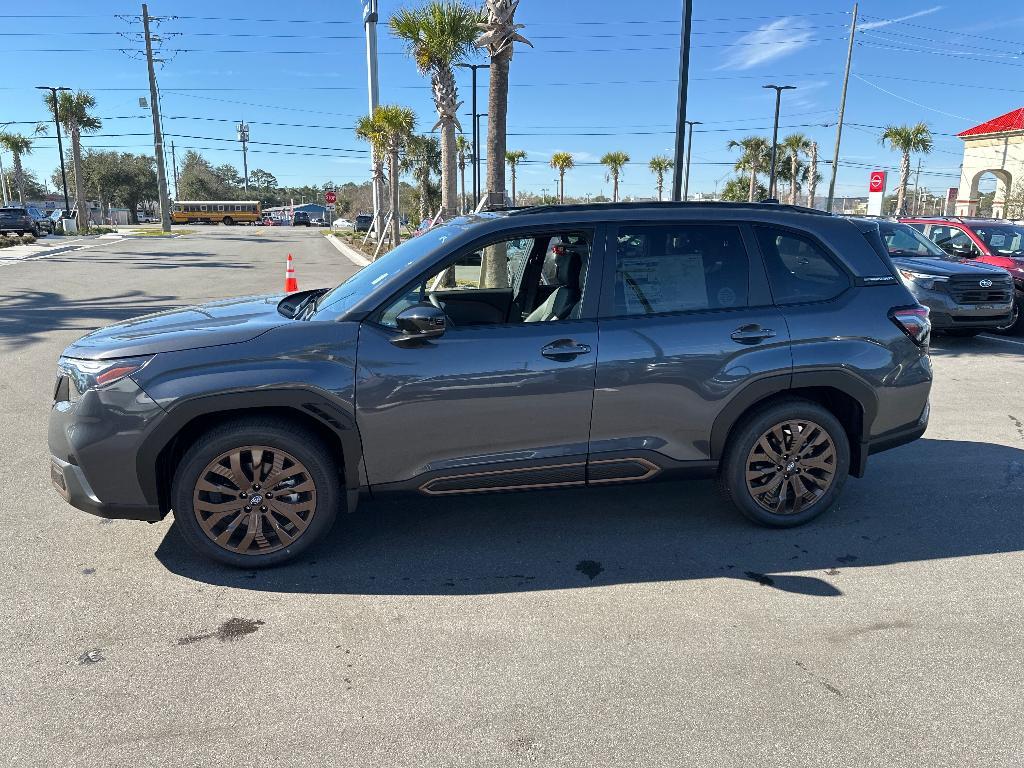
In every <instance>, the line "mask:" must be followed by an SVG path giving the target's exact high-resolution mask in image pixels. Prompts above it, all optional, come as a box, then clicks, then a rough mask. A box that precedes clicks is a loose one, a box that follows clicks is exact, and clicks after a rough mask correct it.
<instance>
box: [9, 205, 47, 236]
mask: <svg viewBox="0 0 1024 768" xmlns="http://www.w3.org/2000/svg"><path fill="white" fill-rule="evenodd" d="M3 232H14V233H16V234H19V235H27V234H33V235H36V236H37V237H38V236H39V222H37V221H36V220H35V219H34V218H32V214H30V213H29V212H28V209H27V208H23V207H20V206H5V207H3V208H0V233H3Z"/></svg>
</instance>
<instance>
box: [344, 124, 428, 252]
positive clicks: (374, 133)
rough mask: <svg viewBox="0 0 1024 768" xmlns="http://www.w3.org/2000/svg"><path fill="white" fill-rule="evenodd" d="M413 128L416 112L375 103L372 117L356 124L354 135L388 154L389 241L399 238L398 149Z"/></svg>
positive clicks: (399, 171) (393, 242)
mask: <svg viewBox="0 0 1024 768" xmlns="http://www.w3.org/2000/svg"><path fill="white" fill-rule="evenodd" d="M415 128H416V115H415V113H413V111H412V110H411V109H409V108H408V107H400V106H398V105H397V104H386V105H384V106H380V107H377V109H375V110H374V112H373V116H372V117H369V116H368V117H363V118H360V120H359V123H358V125H357V127H356V130H357V133H358V135H360V136H361V137H367V140H369V141H371V142H378V144H377V146H379V147H381V149H382V150H383V152H382V154H386V155H387V158H388V182H389V184H390V185H391V244H392V246H397V245H398V244H399V243H400V242H402V240H401V232H400V230H399V219H400V218H401V216H400V215H399V211H398V175H399V173H401V155H402V150H403V149H405V147H406V146H407V145H408V143H409V138H410V137H411V136H412V132H413V130H414V129H415Z"/></svg>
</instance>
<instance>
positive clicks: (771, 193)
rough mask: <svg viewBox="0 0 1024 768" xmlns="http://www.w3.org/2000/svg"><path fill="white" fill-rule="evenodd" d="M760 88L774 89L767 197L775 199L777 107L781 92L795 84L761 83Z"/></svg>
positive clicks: (794, 87) (779, 102)
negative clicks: (770, 161)
mask: <svg viewBox="0 0 1024 768" xmlns="http://www.w3.org/2000/svg"><path fill="white" fill-rule="evenodd" d="M761 87H762V88H772V89H774V91H775V125H774V127H773V128H772V166H771V169H770V173H769V175H768V198H769V199H770V200H775V199H777V198H776V195H775V175H776V171H778V168H777V167H776V165H775V157H776V155H777V154H778V151H779V107H781V105H782V92H783V91H792V90H795V89H796V86H795V85H762V86H761Z"/></svg>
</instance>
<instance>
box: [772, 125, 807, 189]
mask: <svg viewBox="0 0 1024 768" xmlns="http://www.w3.org/2000/svg"><path fill="white" fill-rule="evenodd" d="M779 148H780V149H781V150H782V161H783V162H786V163H789V174H788V175H789V204H790V205H796V193H797V189H798V187H799V186H800V176H801V171H802V170H804V165H803V158H804V155H806V154H807V153H808V152H809V151H810V149H811V140H810V139H808V138H807V137H806V136H804V135H803V134H802V133H791V134H789V136H786V137H785V138H784V139H783V140H782V141H781V142H780V143H779Z"/></svg>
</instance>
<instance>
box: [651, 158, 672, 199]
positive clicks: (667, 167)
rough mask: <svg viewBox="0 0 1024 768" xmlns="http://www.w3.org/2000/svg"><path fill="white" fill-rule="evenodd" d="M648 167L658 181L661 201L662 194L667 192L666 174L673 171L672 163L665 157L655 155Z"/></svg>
mask: <svg viewBox="0 0 1024 768" xmlns="http://www.w3.org/2000/svg"><path fill="white" fill-rule="evenodd" d="M647 167H648V168H650V169H651V173H653V174H654V177H655V179H657V186H658V200H659V201H660V200H661V197H662V193H664V191H665V174H666V173H668V172H669V171H671V170H672V161H671V160H670V159H668V158H667V157H665V156H664V155H655V156H654V157H652V158H651V162H649V163H648V164H647Z"/></svg>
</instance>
